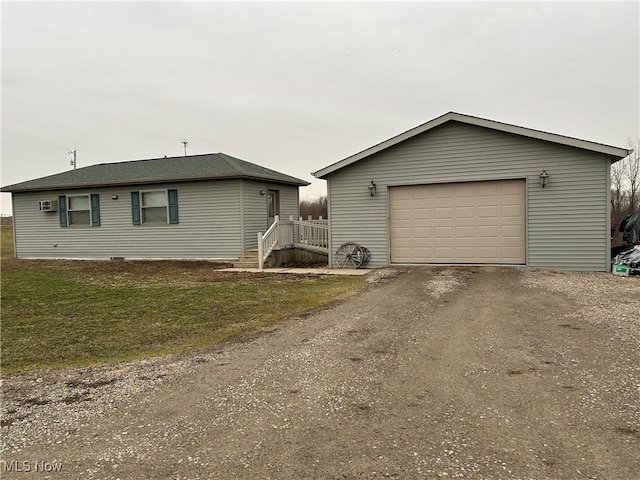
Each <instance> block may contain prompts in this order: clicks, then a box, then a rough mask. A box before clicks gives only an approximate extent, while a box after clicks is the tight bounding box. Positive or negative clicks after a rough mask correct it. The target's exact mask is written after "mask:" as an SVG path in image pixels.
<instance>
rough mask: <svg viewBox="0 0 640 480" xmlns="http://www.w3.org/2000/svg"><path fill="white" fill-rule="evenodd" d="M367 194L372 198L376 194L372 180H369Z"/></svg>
mask: <svg viewBox="0 0 640 480" xmlns="http://www.w3.org/2000/svg"><path fill="white" fill-rule="evenodd" d="M369 193H370V194H371V196H372V197H373V196H374V195H375V194H376V184H375V183H373V180H371V183H370V184H369Z"/></svg>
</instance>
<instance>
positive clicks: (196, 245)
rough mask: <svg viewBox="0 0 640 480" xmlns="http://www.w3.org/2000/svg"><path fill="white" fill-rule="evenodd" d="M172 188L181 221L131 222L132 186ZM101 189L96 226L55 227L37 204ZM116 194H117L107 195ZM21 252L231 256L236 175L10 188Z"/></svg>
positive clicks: (238, 247)
mask: <svg viewBox="0 0 640 480" xmlns="http://www.w3.org/2000/svg"><path fill="white" fill-rule="evenodd" d="M174 188H175V189H177V191H178V212H179V220H180V223H179V224H177V225H138V226H136V225H132V219H131V216H132V214H131V192H132V191H141V190H155V189H174ZM96 193H97V194H99V195H100V226H99V227H88V226H87V227H66V228H63V227H60V218H59V213H58V212H51V213H45V212H41V211H39V210H38V201H39V200H57V199H58V195H70V194H74V195H75V194H96ZM113 195H118V199H117V200H112V199H111V197H112V196H113ZM13 204H14V214H15V215H14V221H15V222H16V223H15V235H16V255H17V256H18V257H20V258H96V259H108V258H110V257H125V258H185V259H188V258H208V259H216V258H219V259H222V258H236V257H238V255H239V254H240V253H241V252H242V241H241V224H240V218H241V217H240V202H239V180H218V181H213V182H190V183H171V184H168V183H167V184H158V185H149V186H135V187H108V188H92V189H86V190H85V189H82V190H81V189H77V190H76V189H74V190H60V191H54V192H26V193H14V194H13Z"/></svg>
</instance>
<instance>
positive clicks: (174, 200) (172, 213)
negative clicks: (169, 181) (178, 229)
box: [169, 190, 178, 224]
mask: <svg viewBox="0 0 640 480" xmlns="http://www.w3.org/2000/svg"><path fill="white" fill-rule="evenodd" d="M169 223H173V224H177V223H178V190H169Z"/></svg>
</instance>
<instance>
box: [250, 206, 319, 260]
mask: <svg viewBox="0 0 640 480" xmlns="http://www.w3.org/2000/svg"><path fill="white" fill-rule="evenodd" d="M292 246H293V247H297V248H302V249H305V250H311V251H314V252H319V253H327V254H328V253H329V222H328V220H323V219H322V218H320V219H318V220H312V219H311V218H309V219H308V220H302V218H300V219H299V220H294V219H293V217H289V221H281V220H280V217H279V216H277V215H276V217H275V219H274V222H273V224H272V225H271V226H270V227H269V229H268V230H267V231H266V232H265V233H264V234H262V232H259V233H258V267H259V268H260V270H262V269H263V268H264V262H265V261H266V260H267V258H269V255H271V252H272V251H273V250H275V249H279V248H285V247H292Z"/></svg>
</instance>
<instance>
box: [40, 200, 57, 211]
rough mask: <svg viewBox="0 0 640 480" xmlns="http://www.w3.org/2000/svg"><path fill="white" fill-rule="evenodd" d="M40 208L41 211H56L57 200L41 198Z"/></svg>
mask: <svg viewBox="0 0 640 480" xmlns="http://www.w3.org/2000/svg"><path fill="white" fill-rule="evenodd" d="M38 208H39V209H40V211H41V212H56V211H57V210H58V201H57V200H40V201H39V202H38Z"/></svg>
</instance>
